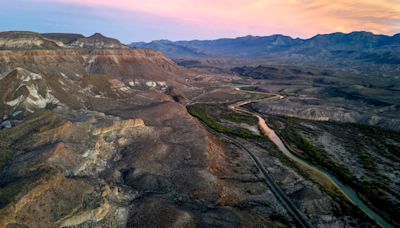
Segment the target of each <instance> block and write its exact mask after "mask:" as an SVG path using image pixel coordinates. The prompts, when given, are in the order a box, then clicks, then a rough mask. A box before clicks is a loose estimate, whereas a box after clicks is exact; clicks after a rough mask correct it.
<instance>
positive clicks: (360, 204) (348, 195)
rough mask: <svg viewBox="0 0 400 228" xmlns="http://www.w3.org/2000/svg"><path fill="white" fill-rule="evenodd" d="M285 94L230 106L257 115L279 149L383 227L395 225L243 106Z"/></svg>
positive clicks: (259, 120) (259, 121) (237, 110)
mask: <svg viewBox="0 0 400 228" xmlns="http://www.w3.org/2000/svg"><path fill="white" fill-rule="evenodd" d="M282 98H283V96H280V95H275V96H274V97H270V98H266V99H258V100H246V101H241V102H238V103H236V104H233V105H230V106H229V108H230V109H231V110H233V111H236V112H240V113H246V114H250V115H252V116H255V117H257V119H258V125H259V127H260V128H261V129H262V131H263V134H264V135H265V136H267V137H268V138H269V139H270V140H271V141H272V142H273V143H274V144H275V145H276V146H277V147H278V148H279V150H280V151H281V152H282V153H283V154H284V155H285V156H286V157H287V158H289V159H290V160H291V161H293V162H295V163H298V164H300V165H301V166H305V167H307V168H308V169H311V170H312V171H313V172H316V173H318V174H319V175H321V176H322V177H324V178H325V179H327V180H328V181H330V182H331V183H332V184H333V185H334V186H335V187H336V188H337V189H338V190H339V191H340V192H341V193H342V194H343V195H344V196H345V197H346V198H347V199H348V200H349V201H350V202H352V203H353V204H354V205H355V206H357V207H358V208H359V209H361V210H362V211H363V212H364V213H365V214H366V215H368V216H369V217H370V218H371V219H373V220H374V221H375V222H376V223H377V224H379V225H380V226H382V227H393V226H392V225H391V224H390V223H389V222H387V221H386V220H385V219H384V218H382V217H381V216H380V215H379V214H377V213H376V212H374V210H372V209H371V208H370V207H368V206H367V205H366V204H365V203H364V202H363V201H362V200H361V199H360V198H359V197H358V195H357V194H356V193H355V192H354V191H353V190H352V189H351V188H350V187H348V186H347V185H345V184H343V183H342V182H340V181H339V180H338V179H337V178H336V177H335V176H334V175H332V174H330V173H329V172H327V171H326V170H324V169H321V168H320V167H318V166H315V165H313V164H311V163H310V162H307V161H305V160H303V159H301V158H300V157H298V156H296V155H295V154H293V153H292V152H291V151H290V150H289V149H288V148H287V147H286V146H285V144H284V143H283V141H282V140H281V139H280V138H279V136H278V135H277V134H276V133H275V131H274V130H272V129H271V128H270V127H269V126H268V125H267V123H266V122H265V120H264V118H262V117H261V116H260V115H259V114H258V113H255V112H251V111H249V110H247V109H244V108H242V107H241V106H243V105H245V104H249V103H253V102H257V101H261V100H272V99H282Z"/></svg>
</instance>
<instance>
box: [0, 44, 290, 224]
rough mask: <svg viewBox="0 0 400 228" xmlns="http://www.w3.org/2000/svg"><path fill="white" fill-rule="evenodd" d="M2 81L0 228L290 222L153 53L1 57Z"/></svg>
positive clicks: (178, 74)
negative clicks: (190, 109)
mask: <svg viewBox="0 0 400 228" xmlns="http://www.w3.org/2000/svg"><path fill="white" fill-rule="evenodd" d="M0 75H1V76H0V101H1V102H0V113H1V128H0V226H1V227H19V226H28V227H68V226H83V227H132V226H135V227H149V226H157V227H170V226H184V227H194V226H224V227H232V226H256V225H259V224H264V225H265V226H273V225H283V224H285V223H289V224H293V220H292V219H291V217H290V215H289V214H288V213H287V212H286V211H285V210H284V209H283V208H282V206H281V205H280V204H279V203H277V200H276V199H275V198H274V197H273V195H272V193H271V192H270V190H269V189H268V187H267V186H266V185H265V184H264V182H263V180H262V179H261V176H260V173H259V172H258V171H257V170H254V167H253V163H252V162H251V161H252V160H251V158H249V157H248V156H245V155H243V154H239V155H238V152H237V150H238V149H237V148H231V147H230V146H229V143H227V142H224V141H221V140H219V139H218V138H216V137H214V136H212V135H210V134H209V133H208V132H207V131H206V130H205V129H204V128H203V127H202V126H201V125H200V124H199V123H198V122H197V121H196V120H195V119H194V118H192V117H191V116H190V115H189V114H188V113H187V112H186V108H185V107H184V106H182V105H181V104H180V103H178V102H176V100H179V101H182V102H184V99H185V97H190V96H191V94H192V93H196V91H195V90H196V89H195V88H192V87H189V86H188V84H186V83H187V81H189V79H192V78H193V77H195V76H196V75H194V74H193V72H187V71H186V70H184V69H181V68H180V67H178V66H177V65H175V64H174V63H173V62H172V61H171V60H169V59H168V58H166V57H164V56H163V55H162V54H161V53H159V52H156V51H152V50H142V49H134V50H87V49H61V50H58V49H57V50H19V51H0ZM186 94H188V95H186ZM177 97H179V99H177ZM234 163H240V164H241V166H240V167H236V166H234V165H232V164H234ZM246 189H252V191H248V192H246ZM243 205H244V206H243ZM270 205H271V206H270ZM282 218H283V219H282ZM286 221H288V222H286Z"/></svg>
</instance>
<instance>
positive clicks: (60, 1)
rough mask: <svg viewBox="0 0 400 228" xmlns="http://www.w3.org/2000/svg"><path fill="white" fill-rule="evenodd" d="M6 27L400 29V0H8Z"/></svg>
mask: <svg viewBox="0 0 400 228" xmlns="http://www.w3.org/2000/svg"><path fill="white" fill-rule="evenodd" d="M0 7H1V10H0V31H10V30H24V31H26V30H28V31H37V32H70V33H81V34H83V35H86V36H88V35H91V34H93V33H95V32H100V33H102V34H104V35H106V36H110V37H114V38H117V39H120V40H121V41H122V42H125V43H130V42H134V41H151V40H158V39H169V40H191V39H215V38H223V37H238V36H246V35H260V36H263V35H272V34H284V35H290V36H292V37H301V38H309V37H312V36H314V35H316V34H325V33H333V32H351V31H370V32H373V33H376V34H387V35H393V34H396V33H400V0H140V1H139V0H0Z"/></svg>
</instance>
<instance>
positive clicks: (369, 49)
mask: <svg viewBox="0 0 400 228" xmlns="http://www.w3.org/2000/svg"><path fill="white" fill-rule="evenodd" d="M130 46H131V47H139V48H150V49H155V50H158V51H161V52H163V53H164V54H166V55H167V56H169V57H171V58H175V59H179V58H185V59H187V58H195V59H199V58H233V59H258V60H259V59H264V60H269V61H275V62H280V63H287V64H310V65H313V64H318V65H319V64H324V65H334V66H336V67H354V66H357V67H359V68H360V69H361V68H364V67H361V66H364V65H390V66H389V68H390V69H392V71H395V72H398V70H399V69H398V68H399V65H400V34H396V35H393V36H386V35H375V34H373V33H370V32H352V33H348V34H345V33H332V34H325V35H317V36H314V37H312V38H310V39H300V38H296V39H294V38H291V37H289V36H284V35H272V36H245V37H239V38H234V39H217V40H192V41H176V42H172V41H168V40H158V41H152V42H149V43H143V42H139V43H132V44H130ZM379 70H382V69H379Z"/></svg>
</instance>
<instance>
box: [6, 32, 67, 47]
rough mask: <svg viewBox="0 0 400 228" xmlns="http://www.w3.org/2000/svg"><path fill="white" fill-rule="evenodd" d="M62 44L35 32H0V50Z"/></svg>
mask: <svg viewBox="0 0 400 228" xmlns="http://www.w3.org/2000/svg"><path fill="white" fill-rule="evenodd" d="M62 46H63V45H62V43H57V42H56V41H52V40H49V39H47V38H45V37H43V36H41V35H40V34H39V33H35V32H0V50H18V49H56V48H61V47H62Z"/></svg>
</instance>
